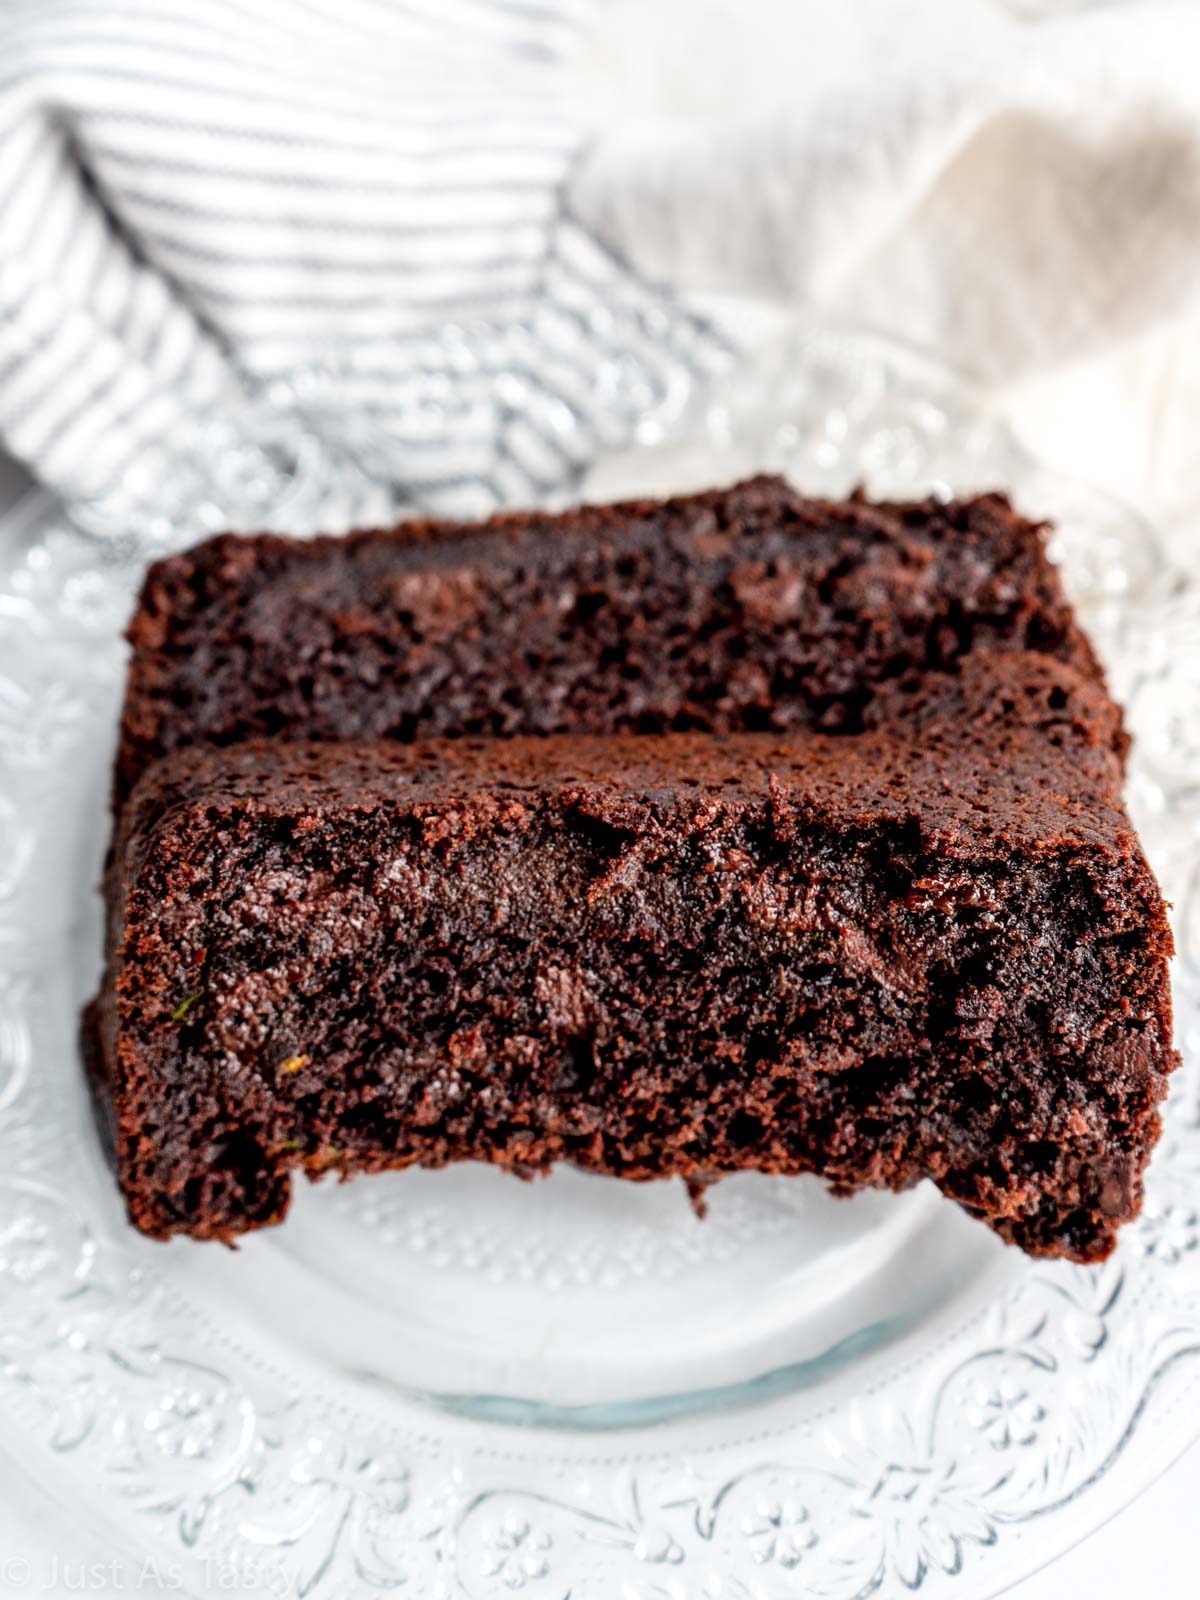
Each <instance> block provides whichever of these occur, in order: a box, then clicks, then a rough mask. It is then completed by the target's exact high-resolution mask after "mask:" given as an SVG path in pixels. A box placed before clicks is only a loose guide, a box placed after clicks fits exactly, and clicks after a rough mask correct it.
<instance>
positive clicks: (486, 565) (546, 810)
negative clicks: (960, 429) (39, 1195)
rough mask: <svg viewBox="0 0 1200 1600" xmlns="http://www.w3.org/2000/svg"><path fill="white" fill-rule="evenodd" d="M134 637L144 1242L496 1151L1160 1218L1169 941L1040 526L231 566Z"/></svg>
mask: <svg viewBox="0 0 1200 1600" xmlns="http://www.w3.org/2000/svg"><path fill="white" fill-rule="evenodd" d="M130 637H131V640H132V643H133V646H134V655H133V660H132V665H131V669H130V680H129V691H128V696H127V700H126V710H125V720H124V725H123V728H122V734H121V744H120V756H119V763H118V775H117V799H118V807H119V810H118V822H117V831H116V836H115V840H114V846H113V849H112V852H111V854H110V859H109V864H108V868H107V876H106V897H107V907H108V935H107V948H108V961H107V970H106V975H105V979H104V983H103V986H102V989H101V992H100V995H99V997H98V999H97V1001H96V1002H95V1004H94V1005H93V1007H92V1008H90V1010H89V1020H88V1023H87V1033H88V1042H89V1046H90V1060H91V1065H92V1070H93V1073H94V1076H95V1079H96V1082H97V1087H98V1091H99V1093H100V1096H101V1099H102V1102H103V1104H104V1105H105V1108H106V1111H107V1113H108V1116H109V1119H110V1122H111V1126H112V1129H113V1136H114V1139H115V1145H116V1152H117V1163H118V1171H119V1176H120V1181H121V1185H122V1188H123V1191H124V1194H125V1197H126V1200H127V1203H128V1206H129V1211H130V1215H131V1217H132V1219H133V1221H134V1222H135V1224H136V1225H137V1226H138V1227H139V1228H141V1229H142V1230H143V1231H145V1232H146V1233H149V1234H152V1235H154V1236H157V1237H166V1236H168V1235H171V1234H174V1233H187V1234H192V1235H195V1236H197V1237H203V1238H220V1239H225V1240H230V1239H233V1238H234V1237H235V1236H236V1235H238V1234H239V1233H241V1232H244V1231H245V1230H247V1229H250V1228H254V1227H257V1226H260V1225H262V1224H264V1223H269V1222H274V1221H277V1220H279V1219H280V1218H281V1217H282V1216H283V1214H284V1212H285V1211H286V1209H287V1204H288V1198H289V1190H290V1184H291V1181H292V1174H293V1173H294V1172H305V1173H307V1174H309V1175H310V1176H317V1175H319V1174H322V1173H325V1172H337V1173H340V1174H350V1173H355V1172H368V1171H375V1170H381V1169H385V1168H394V1167H403V1166H407V1165H410V1164H414V1163H419V1164H422V1165H426V1166H440V1165H443V1164H445V1163H447V1162H450V1161H457V1160H463V1159H471V1160H479V1161H487V1162H492V1163H495V1164H498V1165H501V1166H503V1167H506V1168H508V1169H510V1170H511V1171H513V1172H515V1173H518V1174H520V1175H522V1176H530V1175H533V1174H536V1173H538V1172H541V1171H543V1170H545V1169H547V1168H548V1167H550V1166H551V1165H552V1164H553V1163H555V1162H557V1161H570V1162H573V1163H575V1164H576V1165H579V1166H583V1167H587V1168H591V1169H594V1170H596V1171H601V1172H606V1173H611V1174H615V1175H618V1176H622V1177H626V1178H631V1179H649V1178H661V1177H667V1176H678V1177H682V1178H684V1179H685V1180H687V1181H688V1182H689V1184H691V1185H692V1186H693V1188H694V1189H695V1188H698V1187H701V1186H703V1185H704V1184H706V1183H708V1182H711V1181H713V1180H714V1179H716V1178H718V1177H720V1176H721V1175H722V1174H724V1173H729V1172H734V1171H739V1170H746V1169H753V1170H758V1171H764V1172H772V1173H801V1172H815V1173H818V1174H820V1175H822V1176H823V1177H824V1178H825V1179H826V1180H827V1181H828V1182H829V1183H830V1184H831V1185H832V1186H833V1187H834V1188H835V1189H836V1190H838V1191H839V1192H845V1193H849V1192H851V1191H853V1190H855V1189H858V1188H861V1187H863V1186H868V1185H869V1186H873V1187H886V1188H892V1189H903V1188H906V1187H908V1186H910V1185H912V1184H913V1183H916V1182H917V1181H919V1180H921V1179H923V1178H929V1179H932V1180H933V1181H934V1182H935V1183H936V1184H937V1185H938V1187H939V1188H940V1189H941V1190H942V1191H943V1192H944V1193H945V1194H947V1195H949V1196H951V1197H952V1198H953V1199H955V1200H956V1201H958V1202H959V1203H960V1204H961V1205H962V1206H964V1207H965V1208H966V1209H967V1210H969V1211H970V1212H972V1213H973V1214H975V1215H977V1216H978V1217H980V1218H981V1219H982V1220H984V1221H985V1222H987V1223H988V1224H989V1225H990V1226H991V1227H992V1228H994V1229H995V1230H996V1232H998V1233H999V1234H1000V1235H1001V1236H1002V1237H1003V1238H1004V1239H1006V1240H1008V1241H1010V1242H1012V1243H1015V1244H1017V1245H1020V1246H1021V1247H1023V1248H1024V1249H1026V1250H1028V1251H1030V1252H1032V1253H1035V1254H1041V1255H1066V1256H1070V1257H1072V1258H1073V1259H1076V1260H1082V1261H1087V1260H1094V1259H1097V1258H1100V1257H1102V1256H1104V1255H1105V1254H1107V1252H1108V1251H1109V1249H1110V1248H1111V1246H1112V1243H1113V1239H1114V1235H1115V1230H1116V1229H1117V1227H1118V1226H1119V1225H1120V1223H1121V1222H1123V1221H1125V1220H1126V1219H1127V1218H1129V1217H1130V1216H1132V1215H1134V1214H1135V1213H1136V1211H1137V1208H1138V1206H1139V1204H1140V1198H1141V1183H1142V1173H1143V1169H1144V1166H1145V1163H1146V1160H1147V1158H1148V1156H1149V1153H1150V1150H1151V1149H1152V1147H1153V1144H1154V1142H1155V1140H1156V1138H1157V1136H1158V1131H1159V1121H1158V1113H1157V1106H1158V1103H1159V1101H1160V1100H1161V1098H1162V1095H1163V1093H1164V1091H1165V1086H1166V1078H1167V1074H1168V1073H1169V1072H1170V1070H1171V1068H1172V1067H1173V1065H1174V1064H1175V1057H1174V1054H1173V1051H1172V1048H1171V1019H1170V1004H1169V993H1168V982H1167V960H1168V957H1169V955H1170V953H1171V941H1170V933H1169V930H1168V927H1167V923H1166V918H1165V914H1164V908H1163V904H1162V900H1161V897H1160V895H1159V892H1158V889H1157V886H1156V885H1155V882H1154V879H1153V877H1152V875H1151V874H1150V872H1149V869H1148V868H1147V866H1146V863H1145V860H1144V858H1143V856H1142V853H1141V850H1140V847H1139V845H1138V841H1137V839H1136V837H1135V835H1134V833H1133V832H1132V829H1131V827H1130V824H1129V821H1128V818H1127V816H1126V814H1125V812H1124V810H1123V808H1122V804H1121V799H1120V786H1121V777H1122V764H1123V759H1124V754H1125V736H1124V733H1123V730H1122V726H1121V720H1120V715H1119V713H1118V711H1117V709H1116V707H1115V706H1114V705H1113V703H1112V701H1111V699H1110V698H1109V696H1108V693H1107V691H1106V689H1105V686H1104V683H1103V680H1102V677H1101V675H1100V672H1099V669H1098V668H1097V666H1096V663H1095V660H1094V658H1093V656H1092V653H1091V651H1090V649H1089V647H1088V645H1087V642H1086V640H1085V639H1084V637H1083V636H1082V634H1081V633H1080V632H1079V630H1078V628H1077V627H1076V625H1075V623H1074V621H1073V619H1072V616H1071V613H1070V611H1069V608H1068V607H1067V605H1066V603H1065V601H1064V599H1063V597H1062V594H1061V591H1060V589H1059V585H1058V581H1057V577H1056V575H1055V573H1054V570H1053V568H1052V567H1051V566H1050V565H1049V564H1048V563H1047V561H1046V559H1045V556H1044V554H1043V550H1042V542H1041V537H1040V533H1039V531H1038V529H1037V528H1036V527H1035V526H1033V525H1032V524H1030V523H1028V522H1026V521H1024V520H1023V519H1021V518H1019V517H1017V516H1016V515H1015V513H1013V512H1012V511H1011V510H1010V509H1009V508H1008V506H1007V504H1006V502H1005V501H1004V500H1003V499H1002V498H1001V497H999V496H985V497H983V498H981V499H977V500H974V501H968V502H959V503H952V504H949V505H936V504H933V503H929V504H922V505H913V506H903V505H888V506H875V505H870V504H868V503H866V502H865V501H862V500H855V501H850V502H845V503H838V504H826V503H823V502H814V501H808V500H803V499H801V498H800V497H799V496H797V495H795V494H794V493H793V492H792V491H791V490H790V489H789V488H787V486H786V485H784V484H782V483H781V482H779V481H778V480H770V479H760V480H754V481H752V482H750V483H748V484H743V485H740V486H738V487H736V488H735V489H733V490H729V491H724V492H720V493H717V492H714V493H712V494H707V495H702V496H696V497H691V498H689V499H686V500H680V501H675V502H667V503H665V504H662V505H657V504H653V503H649V502H644V503H643V502H639V503H636V504H633V505H630V506H623V507H622V506H617V507H602V508H595V509H588V510H585V511H580V512H576V513H567V514H565V515H564V516H563V517H561V518H552V517H543V516H536V517H526V518H521V517H516V516H506V517H504V518H501V519H495V520H494V521H493V522H492V523H488V524H482V525H480V526H478V527H472V528H454V527H449V526H444V525H432V524H416V525H413V526H412V527H411V528H402V529H400V530H398V531H396V532H393V533H366V534H358V535H353V536H351V537H350V538H349V539H346V540H332V539H322V540H316V541H311V542H307V543H301V542H295V543H290V542H288V541H284V540H280V539H275V538H267V537H252V538H235V537H232V536H226V537H223V538H221V539H217V540H213V541H210V542H209V543H207V544H205V545H203V546H200V547H199V548H198V549H197V550H194V551H192V552H189V553H187V554H185V555H183V556H179V557H174V558H172V559H171V560H169V561H167V562H163V563H160V564H159V565H158V566H156V567H155V568H153V569H152V570H151V573H150V575H149V577H148V578H147V582H146V586H145V589H144V591H143V596H142V602H141V605H140V608H139V611H138V613H137V615H136V616H135V618H134V621H133V624H132V626H131V630H130Z"/></svg>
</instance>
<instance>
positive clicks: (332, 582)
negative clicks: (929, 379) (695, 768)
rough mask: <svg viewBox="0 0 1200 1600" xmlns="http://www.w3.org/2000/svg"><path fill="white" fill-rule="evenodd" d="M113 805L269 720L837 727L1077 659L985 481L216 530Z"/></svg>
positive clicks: (747, 489)
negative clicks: (887, 694)
mask: <svg viewBox="0 0 1200 1600" xmlns="http://www.w3.org/2000/svg"><path fill="white" fill-rule="evenodd" d="M129 638H130V641H131V643H132V646H133V655H132V660H131V663H130V670H129V681H128V689H127V693H126V699H125V708H124V714H123V718H122V723H121V734H120V744H119V749H118V754H117V769H116V780H115V781H116V796H117V801H118V805H119V804H120V803H121V802H122V801H123V799H124V797H125V795H127V794H128V792H129V790H130V788H131V787H132V786H133V784H134V783H135V782H136V780H137V778H138V776H139V774H140V773H141V772H142V771H144V770H145V768H146V766H147V765H148V764H149V763H150V762H152V761H154V760H156V759H157V758H158V757H159V756H161V755H164V754H166V753H167V752H169V751H171V750H176V749H181V748H183V747H186V746H188V745H194V744H213V745H227V744H234V743H237V742H239V741H241V740H243V739H249V738H261V737H265V736H271V737H284V738H290V739H322V740H324V739H373V738H380V737H386V738H389V739H398V740H402V741H407V740H410V739H414V738H418V737H421V738H439V737H457V736H461V735H477V734H479V735H497V736H501V737H511V736H518V735H526V734H554V733H572V734H579V733H586V734H607V733H661V732H671V731H673V732H681V731H688V730H695V731H704V732H726V733H736V732H764V731H772V730H775V731H786V730H788V729H792V728H817V729H821V730H823V731H826V732H838V731H841V732H848V733H853V732H856V731H857V730H859V729H860V728H862V727H864V726H870V725H871V723H872V721H873V720H874V715H875V713H874V711H873V701H874V698H875V695H876V692H877V690H878V688H879V687H880V685H882V684H887V683H891V682H895V681H901V682H913V681H918V680H919V679H920V678H921V677H922V676H923V675H924V674H925V673H927V672H929V671H940V670H944V669H946V668H951V667H953V665H954V664H955V663H956V662H958V661H960V660H961V659H962V658H963V657H964V656H966V655H968V654H970V653H971V652H972V651H973V650H976V649H992V650H1032V651H1041V652H1045V653H1046V654H1049V655H1053V656H1055V657H1058V658H1060V659H1063V660H1068V661H1072V662H1074V663H1075V664H1076V665H1077V666H1079V667H1080V668H1081V669H1083V670H1085V671H1094V670H1095V663H1094V660H1093V658H1092V655H1091V651H1090V649H1089V647H1088V644H1087V641H1086V640H1085V639H1084V637H1083V635H1082V634H1081V633H1080V631H1079V629H1078V627H1077V626H1076V624H1075V621H1074V619H1073V617H1072V615H1071V612H1070V609H1069V607H1068V605H1067V603H1066V601H1065V600H1064V597H1063V594H1062V590H1061V588H1060V585H1059V580H1058V575H1057V573H1056V572H1055V570H1054V568H1053V567H1052V566H1051V564H1050V563H1049V562H1048V561H1047V559H1046V555H1045V551H1044V549H1043V546H1042V538H1041V533H1040V530H1039V528H1038V527H1037V526H1036V525H1035V524H1033V523H1030V522H1028V521H1026V520H1025V519H1024V518H1023V517H1020V516H1018V515H1017V513H1016V512H1014V511H1013V510H1012V508H1011V507H1010V506H1009V505H1008V503H1007V502H1006V501H1005V500H1004V499H1003V498H1002V497H1001V496H999V495H984V496H981V497H979V498H977V499H974V500H962V501H955V502H951V503H949V504H941V503H938V502H935V501H924V502H920V503H916V504H912V505H892V504H880V505H872V504H869V503H867V502H866V501H864V500H861V499H851V500H848V501H822V500H808V499H805V498H803V497H802V496H801V495H799V494H797V493H796V492H795V490H793V489H791V488H790V487H789V486H788V485H787V484H786V483H784V482H783V481H782V480H781V479H778V478H756V479H753V480H751V481H749V482H747V483H742V484H738V485H736V486H735V487H733V488H731V489H721V490H713V491H710V492H709V493H706V494H698V495H692V496H687V497H684V498H681V499H675V500H666V501H633V502H629V503H627V504H623V505H611V506H585V507H581V508H579V509H577V510H573V511H568V512H565V513H562V514H561V515H557V516H556V515H551V514H549V513H540V512H519V513H506V514H505V515H503V516H500V517H495V518H493V519H492V520H491V521H490V522H486V523H481V524H475V525H470V524H466V525H456V524H450V523H427V522H412V523H405V524H401V525H400V526H399V527H398V528H396V529H393V530H390V531H386V532H364V533H355V534H351V535H350V536H348V537H347V538H344V539H341V538H320V539H313V540H295V539H281V538H276V537H274V536H271V535H259V536H238V535H223V536H221V537H220V538H217V539H213V540H210V541H208V542H207V543H205V544H201V545H199V546H197V547H196V548H195V549H192V550H189V551H186V552H185V553H183V554H182V555H178V556H172V557H171V558H170V559H168V560H165V561H161V562H159V563H158V564H157V565H155V566H154V567H152V568H151V570H150V572H149V574H148V576H147V578H146V582H145V586H144V588H143V591H142V595H141V600H140V602H139V605H138V608H137V611H136V613H135V615H134V617H133V621H132V623H131V625H130V629H129Z"/></svg>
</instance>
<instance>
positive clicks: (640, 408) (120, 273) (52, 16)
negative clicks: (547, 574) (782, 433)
mask: <svg viewBox="0 0 1200 1600" xmlns="http://www.w3.org/2000/svg"><path fill="white" fill-rule="evenodd" d="M577 10H578V7H577V5H576V3H574V0H97V3H89V0H7V3H6V4H5V5H4V6H3V8H0V440H3V442H4V444H5V445H6V446H7V448H8V449H9V450H10V451H11V452H12V453H13V454H15V455H17V456H18V457H19V458H21V459H22V460H24V461H25V462H26V463H28V464H29V465H30V466H31V467H32V468H33V470H34V471H35V472H36V473H37V475H38V476H39V477H40V478H41V479H42V480H43V481H44V482H46V483H47V484H49V485H50V486H51V487H53V488H54V489H56V490H57V491H59V493H60V494H61V495H63V496H64V497H65V498H66V499H67V500H68V501H69V502H70V503H71V505H72V507H73V509H74V511H75V514H76V515H77V516H79V517H81V518H82V519H84V520H85V521H86V522H88V523H89V524H90V525H91V526H92V527H93V528H97V529H101V530H111V531H114V532H122V533H124V532H129V531H131V530H132V531H143V530H148V531H149V532H150V533H151V534H154V533H156V532H157V533H160V534H165V532H166V531H167V530H168V529H170V530H173V531H174V532H176V533H178V532H180V531H187V532H199V531H203V530H204V529H205V528H208V527H215V526H219V525H224V524H226V523H227V522H229V521H231V520H232V521H240V522H245V521H250V522H254V523H257V524H260V525H262V524H270V523H277V524H284V525H289V526H295V525H296V524H297V523H303V522H305V521H312V520H316V519H319V520H320V521H322V522H323V523H324V524H326V525H330V524H333V523H337V522H342V523H350V522H369V521H375V520H385V519H387V518H388V517H390V516H392V515H393V514H394V513H395V512H396V511H398V510H401V509H406V508H409V507H414V506H420V507H427V508H432V509H434V510H438V511H443V512H453V513H462V514H472V513H477V512H484V511H487V510H488V509H490V508H491V507H492V506H494V505H496V504H499V503H502V502H513V501H522V500H525V501H527V500H530V499H532V498H534V497H542V498H544V497H546V496H547V495H553V494H554V493H556V492H558V493H569V492H570V489H571V486H572V485H573V484H574V483H575V482H577V481H578V478H579V475H580V473H581V471H582V470H583V469H584V468H585V467H586V465H587V463H588V462H589V461H590V460H591V459H592V458H593V457H594V456H595V455H596V454H597V453H598V452H600V451H605V450H608V449H611V448H612V447H613V446H614V445H618V444H620V443H621V442H623V441H625V440H628V439H629V438H630V437H631V435H632V433H633V430H634V429H636V428H639V427H640V428H642V429H643V430H645V429H646V428H652V427H653V426H654V425H655V418H656V417H658V418H660V419H661V418H664V417H666V416H668V415H670V414H672V413H673V412H674V411H675V410H677V409H678V407H679V406H680V405H681V404H682V403H683V401H684V400H685V399H686V396H687V395H688V393H689V391H690V390H691V388H692V386H693V385H694V383H695V381H696V379H697V377H699V376H700V375H701V374H703V373H704V372H705V371H707V370H709V369H710V368H711V367H712V365H713V364H714V363H716V362H719V361H720V359H721V357H722V353H723V348H724V347H723V345H722V343H721V341H720V340H719V339H718V338H716V337H715V336H714V335H713V334H712V333H711V332H710V331H709V330H708V329H707V328H706V327H705V325H704V324H703V323H702V322H701V321H699V320H698V319H697V318H696V317H694V316H691V315H689V314H687V313H686V312H685V311H684V310H682V309H681V307H680V306H679V304H678V303H677V302H676V301H675V299H674V298H673V297H672V296H670V295H669V294H666V293H663V292H661V291H660V290H657V289H656V288H654V287H653V286H652V285H651V284H650V283H649V282H648V281H647V280H646V279H645V278H644V277H642V276H640V275H639V274H637V273H636V272H633V271H632V270H630V269H629V268H628V267H627V266H626V265H625V264H624V263H623V262H622V261H621V260H620V259H618V258H617V257H616V256H615V255H614V254H613V253H612V251H611V250H609V249H608V248H606V247H605V245H604V244H603V243H602V242H601V241H600V240H599V239H598V238H597V236H596V235H595V233H594V232H593V231H591V230H590V229H589V228H588V227H586V226H585V225H584V224H583V223H581V222H580V221H579V219H578V218H577V217H575V216H573V215H572V212H571V209H570V206H569V204H568V203H567V200H566V188H567V180H568V176H569V174H570V171H571V168H572V163H573V162H574V161H576V159H577V157H578V155H579V152H580V149H581V143H582V139H583V126H582V121H581V118H580V117H579V115H578V114H577V113H576V112H575V111H573V109H572V98H573V95H572V85H573V83H574V61H575V57H576V53H577V49H578V41H579V35H580V27H581V18H580V17H579V15H578V14H577Z"/></svg>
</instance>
